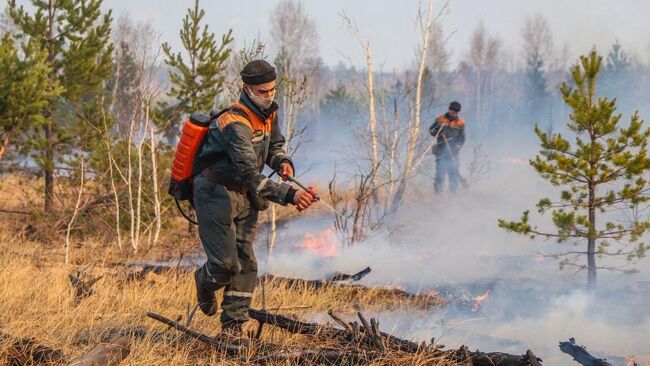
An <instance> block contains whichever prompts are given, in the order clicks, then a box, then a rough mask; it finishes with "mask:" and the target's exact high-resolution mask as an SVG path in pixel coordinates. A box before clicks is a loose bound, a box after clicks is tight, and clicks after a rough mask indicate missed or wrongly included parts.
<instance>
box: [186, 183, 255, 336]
mask: <svg viewBox="0 0 650 366" xmlns="http://www.w3.org/2000/svg"><path fill="white" fill-rule="evenodd" d="M194 208H195V210H196V217H197V219H198V223H199V236H200V238H201V243H202V244H203V249H204V250H205V254H206V255H207V257H208V260H207V261H206V263H205V264H204V265H203V266H202V267H201V268H200V269H199V270H198V271H199V274H198V276H199V278H200V279H201V281H202V282H203V283H205V284H206V285H207V286H208V288H209V289H210V290H213V291H216V290H218V289H220V288H222V287H224V294H223V301H222V302H221V309H222V310H223V312H222V313H221V323H222V324H225V323H228V322H232V321H236V322H243V321H246V320H248V308H249V306H250V304H251V299H252V297H253V291H254V290H255V285H256V283H257V260H256V259H255V254H254V253H253V244H252V243H253V239H254V238H255V233H256V232H257V217H258V213H259V212H258V211H257V210H256V209H254V208H252V207H251V205H250V201H249V199H248V197H247V196H246V194H245V193H239V192H233V191H229V190H227V189H226V187H224V186H222V185H220V184H217V183H215V182H213V181H211V180H209V179H208V178H206V177H204V176H202V175H197V176H196V177H195V179H194Z"/></svg>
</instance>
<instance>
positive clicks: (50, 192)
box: [44, 0, 56, 213]
mask: <svg viewBox="0 0 650 366" xmlns="http://www.w3.org/2000/svg"><path fill="white" fill-rule="evenodd" d="M55 13H56V9H55V7H54V4H53V3H52V1H51V0H50V1H49V2H48V39H49V44H48V46H49V49H48V55H47V59H48V64H49V66H50V67H51V68H52V70H54V58H55V55H54V20H55V16H56V14H55ZM53 73H54V71H51V72H50V79H51V80H52V79H54V78H55V77H56V76H55V75H54V74H53ZM53 83H54V81H53V80H52V84H53ZM51 118H53V113H52V107H51V106H50V108H49V110H48V112H47V113H46V116H45V119H46V121H47V122H46V124H45V127H44V130H45V131H44V132H45V167H44V170H45V207H44V209H45V212H46V213H48V212H51V211H52V206H53V199H54V146H53V144H52V121H51V120H50V119H51Z"/></svg>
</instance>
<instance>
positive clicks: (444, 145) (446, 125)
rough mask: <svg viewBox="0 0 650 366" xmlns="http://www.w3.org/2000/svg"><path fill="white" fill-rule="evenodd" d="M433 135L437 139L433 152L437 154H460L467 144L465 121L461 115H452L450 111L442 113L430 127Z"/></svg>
mask: <svg viewBox="0 0 650 366" xmlns="http://www.w3.org/2000/svg"><path fill="white" fill-rule="evenodd" d="M429 133H430V134H431V136H434V137H436V136H437V141H436V145H435V148H434V151H433V153H434V154H436V156H438V157H440V156H445V155H453V156H456V155H458V152H459V151H460V148H461V147H462V146H463V144H465V121H464V120H463V119H462V118H460V117H456V118H454V117H452V116H450V115H449V113H445V114H442V115H440V116H438V117H437V118H436V121H435V122H434V123H433V125H431V127H430V128H429Z"/></svg>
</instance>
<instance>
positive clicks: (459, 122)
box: [429, 101, 465, 193]
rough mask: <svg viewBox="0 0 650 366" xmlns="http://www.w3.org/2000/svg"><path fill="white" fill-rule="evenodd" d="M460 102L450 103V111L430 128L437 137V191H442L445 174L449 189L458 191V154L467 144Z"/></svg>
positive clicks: (435, 182) (453, 191)
mask: <svg viewBox="0 0 650 366" xmlns="http://www.w3.org/2000/svg"><path fill="white" fill-rule="evenodd" d="M460 107H461V106H460V103H458V102H456V101H454V102H451V104H449V111H448V112H447V113H445V114H444V115H440V116H438V117H437V118H436V121H435V122H434V123H433V125H431V127H430V128H429V133H430V134H431V136H434V137H435V139H436V141H435V142H436V144H435V145H434V149H433V153H434V154H435V156H436V178H435V181H434V189H435V192H436V193H440V192H442V186H443V184H444V182H445V176H448V177H449V191H450V192H452V193H456V191H457V190H458V180H459V179H460V175H459V172H458V168H459V165H458V155H459V152H460V149H461V147H463V144H465V121H463V119H462V118H460V116H459V113H460Z"/></svg>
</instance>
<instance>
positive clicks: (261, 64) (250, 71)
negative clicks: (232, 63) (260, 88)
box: [240, 60, 277, 85]
mask: <svg viewBox="0 0 650 366" xmlns="http://www.w3.org/2000/svg"><path fill="white" fill-rule="evenodd" d="M240 75H241V79H242V81H243V82H244V84H248V85H258V84H264V83H268V82H269V81H273V80H275V79H276V78H277V75H276V74H275V68H274V67H273V66H271V64H269V63H268V62H266V61H264V60H253V61H251V62H249V63H248V64H246V66H244V69H243V70H242V71H241V73H240Z"/></svg>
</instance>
